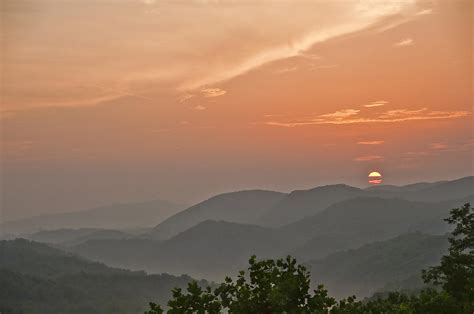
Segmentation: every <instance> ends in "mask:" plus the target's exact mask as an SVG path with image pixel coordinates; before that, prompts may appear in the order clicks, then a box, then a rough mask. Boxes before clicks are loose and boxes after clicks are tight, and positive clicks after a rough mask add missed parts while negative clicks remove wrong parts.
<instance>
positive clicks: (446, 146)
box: [430, 143, 448, 150]
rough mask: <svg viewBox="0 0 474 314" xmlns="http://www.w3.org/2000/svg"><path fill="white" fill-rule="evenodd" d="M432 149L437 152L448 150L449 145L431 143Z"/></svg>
mask: <svg viewBox="0 0 474 314" xmlns="http://www.w3.org/2000/svg"><path fill="white" fill-rule="evenodd" d="M430 148H431V149H435V150H440V149H445V148H448V145H447V144H446V143H431V145H430Z"/></svg>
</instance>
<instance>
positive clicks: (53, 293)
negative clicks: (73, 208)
mask: <svg viewBox="0 0 474 314" xmlns="http://www.w3.org/2000/svg"><path fill="white" fill-rule="evenodd" d="M0 251H1V253H2V254H0V312H1V313H32V314H43V313H50V314H60V313H69V314H84V313H88V314H102V313H116V314H135V313H136V314H138V313H143V312H144V310H145V309H146V308H147V307H148V302H149V301H151V300H153V301H155V302H157V303H159V304H165V303H166V300H168V299H169V297H170V296H171V292H170V291H171V289H172V288H174V287H181V288H183V287H185V286H186V284H187V283H188V282H189V281H190V280H192V279H191V278H190V277H188V276H181V277H175V276H171V275H167V274H162V275H147V274H145V273H144V272H131V271H127V270H121V269H114V268H110V267H107V266H105V265H104V264H99V263H93V262H89V261H87V260H84V259H83V258H79V257H77V256H74V255H71V254H67V253H64V252H62V251H60V250H57V249H54V248H51V247H48V246H47V245H45V244H40V243H35V242H30V241H27V240H23V239H17V240H13V241H0ZM201 283H202V284H205V282H201Z"/></svg>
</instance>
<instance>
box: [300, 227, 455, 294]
mask: <svg viewBox="0 0 474 314" xmlns="http://www.w3.org/2000/svg"><path fill="white" fill-rule="evenodd" d="M448 247H449V243H448V241H447V237H446V236H430V235H425V234H420V233H414V234H405V235H401V236H398V237H395V238H392V239H389V240H386V241H381V242H375V243H370V244H367V245H364V246H362V247H360V248H358V249H353V250H348V251H342V252H337V253H334V254H331V255H329V256H328V257H326V258H324V259H321V260H312V261H310V262H308V263H306V264H307V265H308V266H309V270H310V272H311V277H312V282H313V283H314V284H318V283H323V284H324V285H325V287H326V288H328V290H329V291H330V293H331V294H334V295H335V296H338V297H344V296H347V295H351V294H355V295H357V296H358V297H359V298H360V297H364V296H370V295H371V294H373V293H374V292H376V291H377V290H380V289H382V288H383V287H385V286H386V285H387V284H389V283H391V282H400V281H403V280H407V279H410V280H412V281H413V279H416V280H417V281H418V282H421V280H420V277H421V276H420V275H421V270H422V269H425V268H427V267H429V266H432V265H435V264H438V263H439V261H440V258H441V256H442V255H443V254H444V253H445V252H446V251H447V249H448Z"/></svg>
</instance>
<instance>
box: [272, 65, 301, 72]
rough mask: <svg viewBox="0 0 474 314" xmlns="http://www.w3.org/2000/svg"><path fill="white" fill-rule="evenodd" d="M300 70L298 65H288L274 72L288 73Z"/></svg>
mask: <svg viewBox="0 0 474 314" xmlns="http://www.w3.org/2000/svg"><path fill="white" fill-rule="evenodd" d="M296 70H298V66H296V65H295V66H291V67H286V68H282V69H278V70H276V71H274V72H273V73H275V74H284V73H288V72H294V71H296Z"/></svg>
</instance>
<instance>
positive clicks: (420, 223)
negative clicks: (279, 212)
mask: <svg viewBox="0 0 474 314" xmlns="http://www.w3.org/2000/svg"><path fill="white" fill-rule="evenodd" d="M466 200H467V199H462V200H457V201H447V202H439V203H423V202H413V201H407V200H402V199H383V198H374V197H362V198H356V199H351V200H347V201H343V202H339V203H336V204H334V205H332V206H330V207H328V208H327V209H326V210H325V211H323V212H321V213H319V214H316V215H314V216H311V217H307V218H305V219H301V220H300V221H298V222H295V223H293V224H289V225H287V226H284V227H282V228H280V231H281V232H283V233H284V234H286V237H287V238H292V239H293V240H294V242H295V243H297V242H298V241H299V242H300V243H302V244H301V245H300V246H299V247H297V248H295V249H294V250H293V251H291V253H292V254H293V255H295V256H296V257H299V258H303V259H311V258H313V259H314V258H322V257H324V256H326V255H327V254H330V253H332V252H335V251H337V250H343V249H348V248H354V247H357V246H360V245H363V244H365V243H368V242H373V241H380V240H384V239H388V238H390V237H394V236H397V235H400V234H403V233H407V232H414V231H420V232H433V231H438V232H440V233H444V232H447V231H448V230H449V228H448V226H447V224H445V223H444V222H443V220H442V219H443V218H444V217H447V216H448V214H449V211H450V209H451V208H453V207H459V206H462V205H463V204H464V203H465V202H466ZM438 220H439V222H438ZM429 222H432V223H433V224H436V228H434V227H433V226H432V225H431V224H430V223H429ZM441 224H442V225H441ZM442 226H444V228H442Z"/></svg>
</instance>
